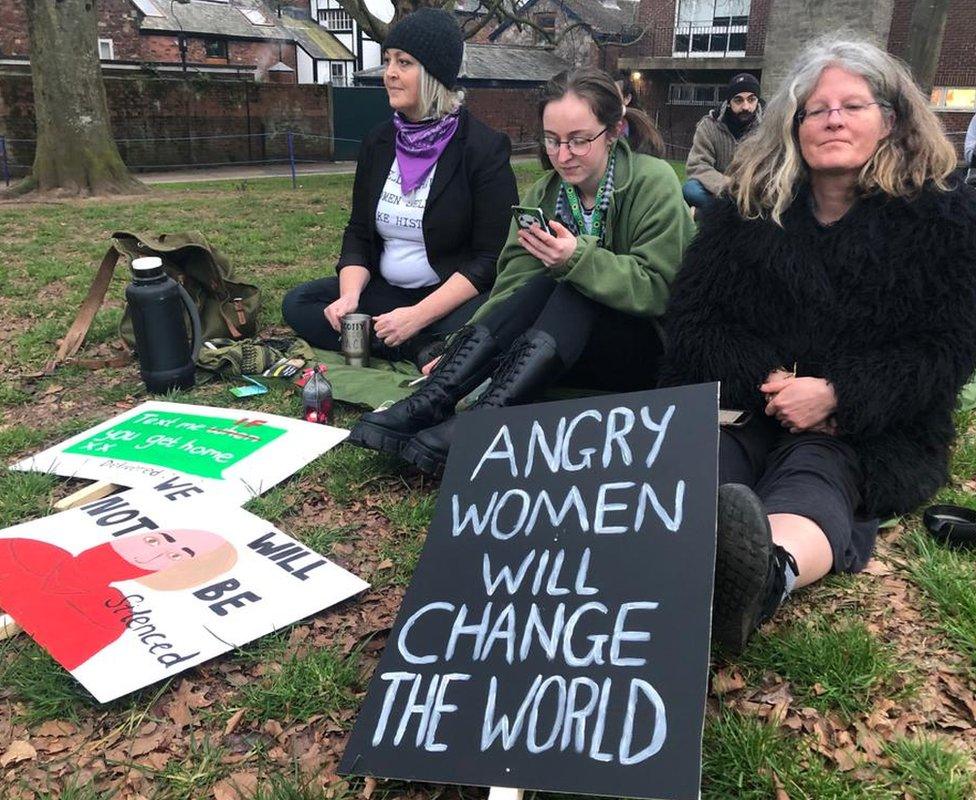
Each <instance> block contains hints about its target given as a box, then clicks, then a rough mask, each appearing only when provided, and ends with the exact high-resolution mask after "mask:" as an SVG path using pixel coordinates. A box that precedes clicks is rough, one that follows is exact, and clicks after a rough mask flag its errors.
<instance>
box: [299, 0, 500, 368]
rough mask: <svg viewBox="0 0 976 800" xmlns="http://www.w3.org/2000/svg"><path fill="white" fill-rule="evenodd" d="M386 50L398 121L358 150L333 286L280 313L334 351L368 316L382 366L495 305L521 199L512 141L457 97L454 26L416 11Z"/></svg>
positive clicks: (309, 288) (319, 285) (303, 291)
mask: <svg viewBox="0 0 976 800" xmlns="http://www.w3.org/2000/svg"><path fill="white" fill-rule="evenodd" d="M383 48H384V50H383V62H384V64H385V69H384V72H383V84H384V86H385V87H386V91H387V94H388V95H389V100H390V106H391V107H392V109H393V112H394V113H393V117H392V119H391V120H389V121H387V122H384V123H382V124H381V125H380V126H379V127H377V128H376V129H375V130H373V131H372V132H370V133H369V134H368V135H367V137H366V138H365V140H364V141H363V143H362V147H361V149H360V153H359V159H358V163H357V165H356V178H355V183H354V185H353V197H352V213H351V215H350V218H349V224H348V225H347V226H346V230H345V234H344V236H343V239H342V251H341V254H340V256H339V263H338V265H337V267H336V269H337V272H338V275H337V276H336V277H331V278H320V279H318V280H314V281H311V282H309V283H304V284H301V285H300V286H297V287H295V288H294V289H292V290H291V291H290V292H288V294H287V295H286V296H285V299H284V303H283V306H282V313H283V315H284V318H285V321H286V322H287V323H288V324H289V325H291V326H292V328H294V329H295V332H296V333H297V334H298V335H299V336H300V337H302V338H303V339H305V340H306V341H308V342H309V343H310V344H312V345H313V346H315V347H320V348H323V349H327V350H338V349H339V330H340V320H341V319H342V317H344V316H345V315H346V314H351V313H353V312H361V313H366V314H370V315H371V316H372V317H373V332H374V337H373V339H374V343H376V344H377V345H378V349H374V352H376V354H377V355H380V356H383V357H387V358H409V359H414V360H417V359H418V356H419V357H420V358H421V361H422V363H423V362H425V361H427V360H429V358H428V357H427V355H426V353H429V352H430V351H429V349H428V346H429V345H431V344H432V343H433V342H434V341H435V339H437V337H440V336H443V335H446V334H448V333H450V332H452V331H455V330H457V329H458V328H460V327H461V326H462V325H463V324H464V323H465V322H466V321H467V320H468V319H469V318H470V317H471V315H472V314H473V313H474V312H475V310H477V308H478V306H479V305H480V304H481V303H483V302H484V301H485V299H486V298H487V297H488V292H489V291H490V290H491V287H492V285H493V283H494V280H495V261H496V259H497V258H498V253H499V251H500V250H501V248H502V245H503V244H504V243H505V236H506V233H507V231H508V223H509V219H510V211H509V208H510V206H511V205H512V204H513V203H517V202H518V189H517V188H516V185H515V175H514V173H513V172H512V168H511V165H510V163H509V156H510V154H511V143H510V142H509V139H508V137H507V136H506V135H505V134H503V133H498V132H497V131H494V130H492V129H490V128H488V127H487V126H485V125H484V124H482V123H481V122H479V121H478V120H476V119H475V118H474V117H472V116H471V115H470V114H469V113H468V111H467V109H465V108H464V107H463V106H462V105H461V101H462V97H461V95H460V94H459V93H458V92H455V91H452V87H453V86H454V85H455V82H456V81H457V76H458V72H459V70H460V68H461V57H462V54H463V51H464V41H463V38H462V35H461V30H460V28H459V27H458V25H457V22H456V21H455V20H454V17H453V16H452V15H451V14H449V13H448V12H446V11H442V10H440V9H429V8H422V9H420V10H418V11H415V12H413V13H412V14H409V15H408V16H406V17H404V18H403V19H402V20H401V21H400V22H399V23H397V24H396V25H395V26H394V27H393V29H392V30H391V31H390V34H389V36H388V37H387V39H386V41H385V42H384V43H383Z"/></svg>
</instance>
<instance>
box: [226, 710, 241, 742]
mask: <svg viewBox="0 0 976 800" xmlns="http://www.w3.org/2000/svg"><path fill="white" fill-rule="evenodd" d="M245 710H246V709H243V708H239V709H238V710H237V711H235V712H234V713H233V714H232V715H231V718H230V719H229V720H227V724H226V725H225V726H224V736H230V735H231V734H232V733H233V732H234V731H235V729H236V728H237V726H238V725H239V724H240V722H241V719H242V718H243V717H244V711H245Z"/></svg>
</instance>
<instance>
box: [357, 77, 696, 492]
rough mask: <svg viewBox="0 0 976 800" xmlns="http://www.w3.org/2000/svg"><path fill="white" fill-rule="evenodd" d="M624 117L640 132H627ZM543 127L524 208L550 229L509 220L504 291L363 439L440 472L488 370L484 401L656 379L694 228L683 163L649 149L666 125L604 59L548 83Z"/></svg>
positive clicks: (367, 422) (515, 401)
mask: <svg viewBox="0 0 976 800" xmlns="http://www.w3.org/2000/svg"><path fill="white" fill-rule="evenodd" d="M625 118H626V119H627V120H628V121H629V123H630V141H628V140H626V139H623V138H621V136H620V131H621V128H622V124H623V121H624V119H625ZM539 127H540V129H541V130H540V139H541V143H542V148H541V152H540V156H541V160H542V162H543V165H544V166H546V167H547V168H549V169H548V171H547V172H546V173H545V174H544V175H543V176H542V177H541V178H540V179H539V180H538V181H537V182H536V183H535V185H534V186H532V188H531V189H529V191H528V193H527V194H526V196H525V198H524V199H523V201H522V205H524V206H528V207H532V208H540V209H541V210H542V212H543V214H544V216H545V218H546V220H548V222H547V226H548V228H549V230H548V231H547V230H545V229H544V228H543V227H541V226H540V225H538V224H536V225H532V226H531V227H528V228H524V229H523V228H520V227H519V226H518V225H516V224H513V225H512V230H511V233H510V234H509V237H508V242H507V243H506V244H505V247H504V249H503V250H502V253H501V256H500V257H499V260H498V280H497V282H496V283H495V288H494V289H493V290H492V293H491V297H490V298H489V300H488V302H487V303H485V305H483V306H482V307H481V308H480V309H479V311H478V313H477V314H475V315H474V317H473V318H472V320H471V326H470V327H469V328H468V329H466V330H465V331H463V332H462V333H461V334H459V335H458V336H457V337H455V339H454V340H453V341H452V343H451V345H450V348H449V349H448V351H447V353H446V354H445V355H444V357H443V358H442V359H441V360H440V362H439V363H438V364H437V366H436V368H434V369H433V370H432V371H431V372H430V377H429V379H428V380H427V382H426V383H425V384H424V385H423V386H421V388H420V389H418V390H417V391H416V392H415V393H414V394H413V395H411V396H410V397H408V398H406V399H404V400H401V401H400V402H398V403H396V404H394V405H393V406H391V407H390V408H389V409H386V410H385V411H376V412H370V413H368V414H365V415H363V417H362V418H361V419H360V421H359V422H358V423H357V424H356V425H355V426H354V427H353V429H352V432H351V433H350V436H349V441H350V442H352V443H353V444H357V445H360V446H362V447H369V448H373V449H377V450H382V451H385V452H389V453H397V454H399V455H400V456H401V458H403V459H404V460H406V461H409V462H410V463H412V464H415V465H416V466H418V467H420V468H421V469H422V470H424V471H426V472H432V473H435V474H436V473H438V472H440V470H441V469H442V468H443V465H444V462H445V461H446V458H447V453H448V450H449V448H450V444H451V441H452V440H453V438H454V435H455V434H454V420H455V417H454V416H453V414H454V410H455V406H456V405H457V403H458V402H459V401H460V400H461V399H462V398H463V397H465V396H466V395H467V394H468V393H469V392H471V390H472V389H474V388H475V387H477V386H478V385H479V384H481V383H482V382H483V381H484V380H485V379H486V378H488V377H490V378H491V381H490V383H489V384H488V387H487V389H485V391H484V392H483V393H482V394H481V395H480V396H479V398H478V400H477V401H476V402H475V404H474V406H473V407H474V408H500V407H503V406H508V405H519V404H524V403H528V402H532V401H533V400H534V399H536V398H537V397H538V395H539V393H540V392H541V391H542V390H544V389H546V388H547V387H549V386H551V385H553V383H555V382H557V381H558V382H560V383H563V384H569V385H571V386H576V387H584V388H587V389H592V390H607V391H630V390H636V389H640V388H651V387H653V385H654V384H655V382H656V367H657V361H658V359H659V358H660V355H661V352H662V349H663V345H662V342H661V337H660V333H659V325H658V323H657V319H658V318H659V317H660V316H661V314H662V313H663V312H664V307H665V305H666V303H667V299H668V295H669V293H670V287H671V282H672V281H673V280H674V276H675V273H676V271H677V269H678V265H679V264H680V263H681V256H682V253H683V252H684V249H685V247H686V246H687V244H688V242H689V241H690V239H691V236H692V231H693V223H692V221H691V216H690V215H689V213H688V208H687V206H686V205H685V204H684V202H683V201H682V199H681V186H680V184H679V182H678V178H677V176H676V175H675V172H674V169H673V168H672V167H671V165H670V164H668V163H667V162H666V161H662V160H661V159H660V158H657V157H654V156H651V155H649V154H646V153H647V152H648V151H650V152H654V153H656V154H659V153H660V152H661V149H662V142H661V138H660V135H659V134H658V133H657V131H656V130H655V129H654V126H653V125H652V124H651V121H650V120H649V119H648V118H647V115H645V114H644V113H643V112H640V111H634V110H632V109H626V110H625V108H624V107H623V105H622V103H621V99H620V93H619V91H618V90H617V87H616V86H615V85H614V83H613V81H612V80H611V79H610V76H608V75H607V74H606V73H604V72H601V71H599V70H596V69H578V70H574V71H572V72H568V73H562V74H560V75H557V76H556V77H555V78H553V79H552V80H551V81H550V82H549V83H548V84H547V85H546V87H545V89H544V90H543V96H542V100H541V101H540V105H539ZM631 143H635V144H633V145H632V144H631ZM632 147H636V148H637V149H638V150H643V151H644V152H635V151H634V150H633V149H632ZM496 365H497V366H496Z"/></svg>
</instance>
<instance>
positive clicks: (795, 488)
mask: <svg viewBox="0 0 976 800" xmlns="http://www.w3.org/2000/svg"><path fill="white" fill-rule="evenodd" d="M718 470H719V476H718V479H719V483H742V484H745V485H746V486H749V487H751V488H752V489H753V490H754V491H755V492H756V494H757V495H759V498H760V499H761V500H762V501H763V504H764V505H765V506H766V512H767V513H768V514H797V515H799V516H801V517H806V518H807V519H810V520H813V522H815V523H816V524H817V525H818V526H819V527H820V529H821V530H822V531H823V532H824V533H825V534H826V536H827V540H828V541H829V542H830V549H831V551H832V552H833V556H834V563H833V571H834V572H858V571H860V570H862V569H864V566H865V565H866V564H867V563H868V560H869V559H870V558H871V553H872V552H873V550H874V541H875V538H876V537H877V533H878V520H876V519H868V518H865V517H862V516H858V514H857V508H858V506H859V505H860V502H861V489H860V486H861V481H862V474H861V465H860V460H859V459H858V456H857V453H856V452H855V451H854V449H853V448H852V447H851V446H850V445H849V444H847V443H846V442H845V441H843V439H841V438H838V437H836V436H828V435H827V434H823V433H800V434H791V433H790V432H789V431H786V430H784V429H783V428H782V427H781V426H780V425H779V423H778V422H777V421H776V420H775V419H772V418H769V417H763V418H761V419H752V420H750V421H749V422H748V423H747V424H746V425H745V426H743V427H742V428H722V434H721V439H720V444H719V467H718Z"/></svg>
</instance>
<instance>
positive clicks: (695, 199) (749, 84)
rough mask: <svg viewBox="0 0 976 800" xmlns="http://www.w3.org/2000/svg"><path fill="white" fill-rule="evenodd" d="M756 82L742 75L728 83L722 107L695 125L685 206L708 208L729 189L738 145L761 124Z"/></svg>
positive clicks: (743, 73)
mask: <svg viewBox="0 0 976 800" xmlns="http://www.w3.org/2000/svg"><path fill="white" fill-rule="evenodd" d="M762 114H763V110H762V102H761V101H760V99H759V81H758V80H756V78H755V77H754V76H753V75H750V74H749V73H748V72H742V73H740V74H738V75H736V76H735V77H734V78H732V80H730V81H729V85H728V86H727V87H726V88H725V96H724V98H723V101H722V104H721V105H720V106H719V107H718V108H717V109H714V108H713V109H712V110H711V111H709V112H708V114H706V115H705V116H704V117H702V118H701V119H700V120H699V121H698V125H697V126H696V127H695V138H694V140H693V141H692V144H691V151H690V152H689V153H688V160H687V163H686V171H685V177H686V178H687V180H686V181H685V184H684V186H683V187H682V193H683V194H684V198H685V202H687V203H688V205H690V206H692V207H693V208H707V207H708V206H709V205H711V203H712V201H713V200H714V199H715V198H716V197H718V196H719V195H720V194H721V193H722V192H723V190H724V189H725V187H726V186H727V185H728V178H727V177H726V174H725V173H726V172H727V171H728V169H729V166H730V165H731V163H732V158H733V156H734V155H735V151H736V148H737V147H738V146H739V142H740V141H742V138H743V137H744V136H745V135H746V134H747V133H749V132H750V131H753V130H755V129H756V128H757V127H758V126H759V124H760V122H761V121H762Z"/></svg>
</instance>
